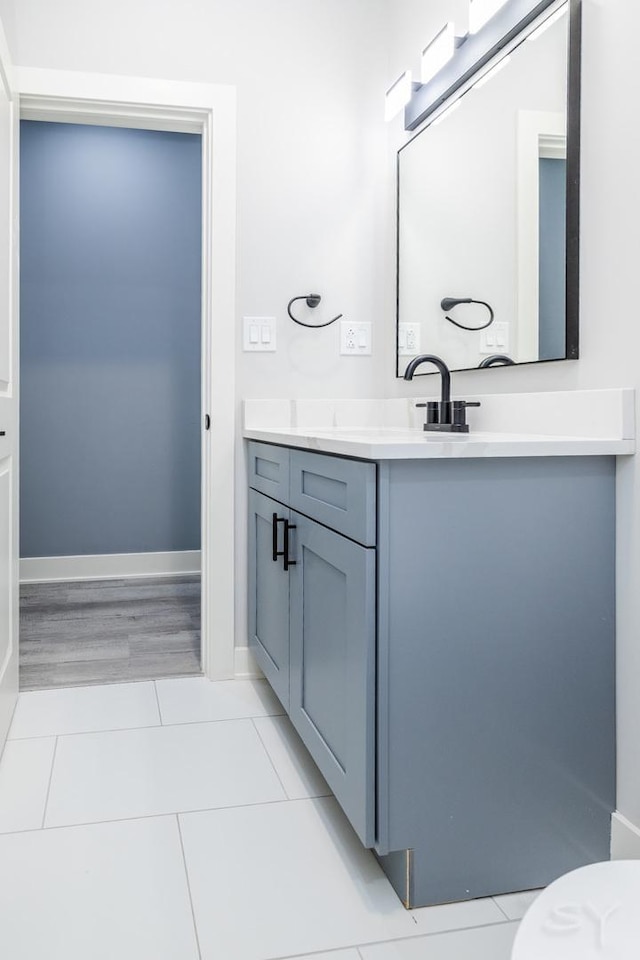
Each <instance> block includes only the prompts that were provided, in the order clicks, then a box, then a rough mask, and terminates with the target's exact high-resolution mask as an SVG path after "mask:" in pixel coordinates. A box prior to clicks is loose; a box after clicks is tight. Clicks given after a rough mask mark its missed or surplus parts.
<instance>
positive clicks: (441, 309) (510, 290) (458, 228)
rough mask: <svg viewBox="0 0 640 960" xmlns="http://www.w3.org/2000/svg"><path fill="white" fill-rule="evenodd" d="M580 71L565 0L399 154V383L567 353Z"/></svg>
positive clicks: (573, 316) (574, 276)
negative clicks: (418, 375)
mask: <svg viewBox="0 0 640 960" xmlns="http://www.w3.org/2000/svg"><path fill="white" fill-rule="evenodd" d="M505 53H506V55H505ZM579 76H580V72H579V4H578V2H577V0H570V2H565V3H563V4H560V5H553V6H551V7H549V8H548V10H547V11H546V13H545V15H544V18H543V19H542V20H537V21H534V22H533V23H532V24H530V25H529V26H528V27H527V28H526V30H525V31H523V32H522V33H521V34H519V35H518V36H517V37H516V38H515V39H514V41H513V42H512V44H511V49H509V47H507V48H505V50H503V51H501V53H500V54H499V55H498V58H496V61H495V65H494V63H493V62H492V63H490V64H489V69H488V70H487V71H485V73H484V75H483V77H482V78H480V79H479V80H478V81H476V82H475V83H474V82H473V79H472V80H471V81H470V82H469V83H468V84H467V86H466V87H465V88H463V90H462V95H460V96H458V99H457V100H455V101H453V104H454V105H453V107H452V108H449V109H448V110H447V109H445V111H444V112H441V113H440V114H439V115H438V116H436V118H435V120H432V121H431V122H430V123H429V124H428V126H426V127H424V128H423V129H422V130H421V131H420V133H418V134H417V135H416V136H415V137H414V138H413V139H412V140H410V141H409V143H408V144H406V146H404V147H403V148H402V149H401V150H400V152H399V154H398V318H397V320H398V329H397V332H398V340H397V346H398V350H397V368H396V372H397V375H398V376H402V374H403V372H404V369H405V368H406V365H407V363H408V362H409V360H410V359H411V358H412V357H413V356H415V355H416V354H419V353H435V354H437V355H438V356H440V357H442V358H443V360H445V362H446V363H447V364H448V366H449V367H450V369H452V370H466V369H474V368H478V367H483V366H494V365H499V364H506V363H535V362H540V361H548V360H564V359H575V358H577V356H578V279H579V277H578V227H579V208H578V202H579V190H578V186H579ZM447 300H448V301H455V300H458V301H462V302H459V303H451V302H450V303H446V301H447ZM443 301H445V303H444V304H443ZM468 301H472V302H468ZM496 358H502V359H496ZM425 372H428V371H425Z"/></svg>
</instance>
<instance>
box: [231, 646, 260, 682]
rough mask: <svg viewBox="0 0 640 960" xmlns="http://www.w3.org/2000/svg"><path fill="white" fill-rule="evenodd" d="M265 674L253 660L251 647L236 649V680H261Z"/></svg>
mask: <svg viewBox="0 0 640 960" xmlns="http://www.w3.org/2000/svg"><path fill="white" fill-rule="evenodd" d="M262 677H264V674H263V672H262V670H261V669H260V667H259V666H258V665H257V663H256V661H255V660H254V659H253V656H252V654H251V652H250V651H249V647H236V649H235V678H236V680H260V679H261V678H262Z"/></svg>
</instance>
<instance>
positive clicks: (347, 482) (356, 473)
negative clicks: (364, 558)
mask: <svg viewBox="0 0 640 960" xmlns="http://www.w3.org/2000/svg"><path fill="white" fill-rule="evenodd" d="M289 484H290V494H289V503H290V505H291V507H292V508H293V509H294V510H297V511H299V512H300V513H304V514H306V516H308V517H311V518H312V519H313V520H318V521H319V522H320V523H322V524H324V525H325V526H327V527H330V528H331V529H332V530H337V531H338V533H342V534H344V536H346V537H349V538H350V539H351V540H355V541H356V542H357V543H362V544H364V546H367V547H374V546H375V544H376V468H375V464H373V463H363V462H362V461H359V460H345V459H343V458H341V457H327V456H324V455H323V454H320V453H307V452H306V451H304V450H291V460H290V464H289Z"/></svg>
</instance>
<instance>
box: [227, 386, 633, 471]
mask: <svg viewBox="0 0 640 960" xmlns="http://www.w3.org/2000/svg"><path fill="white" fill-rule="evenodd" d="M417 399H418V398H415V397H412V398H409V397H407V398H403V399H389V400H366V399H363V400H245V401H244V409H243V417H244V421H243V435H244V436H245V437H246V438H247V439H249V440H261V441H264V442H265V443H275V444H281V445H284V446H292V447H299V448H301V449H303V450H317V451H320V452H323V453H334V454H338V455H341V456H347V457H357V458H359V459H363V460H407V459H413V460H429V459H437V458H443V457H567V456H576V457H581V456H622V455H629V454H632V453H634V452H635V396H634V391H633V390H630V389H624V388H620V389H606V390H576V391H565V392H562V391H556V392H547V393H536V394H533V393H528V394H502V395H481V396H479V397H474V398H473V399H477V400H480V401H481V405H480V407H479V408H473V409H471V410H470V411H469V414H468V421H469V424H470V428H471V429H470V432H469V433H466V434H465V433H430V432H427V431H425V430H423V429H422V424H423V423H424V410H422V409H419V408H416V402H417ZM467 399H472V398H467Z"/></svg>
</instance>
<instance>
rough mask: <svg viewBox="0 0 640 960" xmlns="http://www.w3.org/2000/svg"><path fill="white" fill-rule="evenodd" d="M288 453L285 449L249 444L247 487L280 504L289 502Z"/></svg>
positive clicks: (270, 445) (264, 444)
mask: <svg viewBox="0 0 640 960" xmlns="http://www.w3.org/2000/svg"><path fill="white" fill-rule="evenodd" d="M289 453H290V451H289V450H288V448H287V447H275V446H273V445H272V444H270V443H257V442H256V441H255V440H251V441H250V442H249V486H250V487H253V489H254V490H259V491H260V493H264V494H266V495H267V496H268V497H273V498H274V500H279V501H280V502H281V503H287V502H288V500H289Z"/></svg>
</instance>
